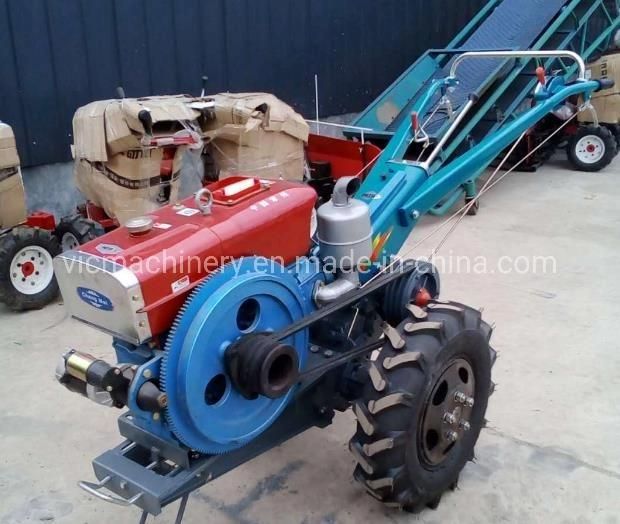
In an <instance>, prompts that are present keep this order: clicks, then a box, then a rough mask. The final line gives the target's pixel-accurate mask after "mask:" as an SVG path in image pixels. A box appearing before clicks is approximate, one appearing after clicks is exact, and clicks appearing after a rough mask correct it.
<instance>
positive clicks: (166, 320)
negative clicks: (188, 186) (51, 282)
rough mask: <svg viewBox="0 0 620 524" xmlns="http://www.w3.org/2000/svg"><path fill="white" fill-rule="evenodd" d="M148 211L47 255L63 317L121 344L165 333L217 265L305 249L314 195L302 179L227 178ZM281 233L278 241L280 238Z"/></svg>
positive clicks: (285, 258) (285, 256) (289, 257)
mask: <svg viewBox="0 0 620 524" xmlns="http://www.w3.org/2000/svg"><path fill="white" fill-rule="evenodd" d="M208 189H209V190H210V191H211V193H212V195H213V197H214V202H213V206H212V208H211V212H210V214H206V215H205V214H203V213H202V212H201V210H200V209H198V207H197V205H196V203H195V201H194V198H193V197H190V198H188V199H186V200H184V201H183V202H181V203H180V204H177V205H169V206H166V207H164V208H161V209H160V210H158V211H156V212H154V213H151V214H150V215H149V218H151V219H152V227H151V228H150V229H148V228H147V231H146V232H139V233H136V232H134V233H133V234H130V232H129V230H128V229H127V227H120V228H118V229H116V230H115V231H112V232H110V233H108V234H106V235H104V236H102V237H99V238H97V239H95V240H93V241H91V242H89V243H87V244H84V245H83V246H81V247H80V250H79V251H69V252H66V253H63V254H62V255H60V256H58V257H57V258H56V259H55V261H54V270H55V272H56V276H57V279H58V284H59V286H60V289H61V292H62V295H63V299H64V302H65V306H66V307H67V308H68V310H69V312H70V313H71V315H72V316H73V317H74V318H76V319H78V320H82V321H84V322H86V323H88V324H90V325H92V326H94V327H96V328H99V329H101V330H102V331H105V332H107V333H110V334H112V335H114V336H116V337H119V338H121V339H123V340H126V341H128V342H131V343H134V344H139V343H142V342H144V341H146V340H148V339H150V338H151V337H153V336H156V335H159V334H162V333H165V332H166V331H168V330H169V329H170V326H171V325H172V322H173V320H174V318H175V316H176V314H177V313H178V311H179V309H180V308H181V306H182V305H183V303H184V301H185V299H186V297H187V295H188V293H189V292H190V291H191V290H192V289H194V288H195V287H196V286H197V285H198V284H200V283H201V282H202V281H203V280H204V279H205V278H206V277H207V276H208V275H209V274H210V273H211V272H212V271H214V270H215V269H217V268H218V267H220V266H221V265H222V264H225V263H227V262H230V261H233V260H236V259H239V258H241V257H243V256H249V255H254V256H258V257H266V258H270V259H275V260H277V261H278V262H279V263H280V264H282V265H288V264H290V263H292V262H294V261H295V259H296V258H297V257H300V256H303V255H305V254H307V253H308V250H309V248H310V244H311V240H310V231H311V221H312V214H313V210H314V204H315V202H316V193H315V191H314V189H312V188H311V187H308V186H306V185H304V184H299V183H294V182H287V181H266V180H258V179H251V178H246V177H231V178H227V179H225V180H222V181H220V182H216V183H215V184H211V185H210V186H208ZM283 239H286V242H283Z"/></svg>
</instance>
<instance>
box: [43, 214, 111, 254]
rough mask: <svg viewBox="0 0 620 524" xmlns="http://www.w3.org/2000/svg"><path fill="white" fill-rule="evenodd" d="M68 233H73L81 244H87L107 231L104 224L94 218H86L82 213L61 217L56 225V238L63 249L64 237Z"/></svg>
mask: <svg viewBox="0 0 620 524" xmlns="http://www.w3.org/2000/svg"><path fill="white" fill-rule="evenodd" d="M66 233H71V234H72V235H73V236H74V237H75V238H76V239H77V241H78V242H79V244H80V245H82V244H86V242H90V241H91V240H94V239H95V238H97V237H100V236H101V235H103V234H104V233H105V230H104V229H103V226H102V225H101V224H99V223H98V222H95V221H94V220H90V219H89V218H85V217H83V216H82V215H73V216H69V217H64V218H63V219H61V221H60V224H58V226H57V227H56V232H55V234H56V238H57V239H58V242H59V243H60V246H61V249H62V237H63V236H64V235H65V234H66Z"/></svg>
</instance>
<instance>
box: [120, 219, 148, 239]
mask: <svg viewBox="0 0 620 524" xmlns="http://www.w3.org/2000/svg"><path fill="white" fill-rule="evenodd" d="M125 227H126V228H127V231H129V234H130V235H131V236H132V237H135V236H140V235H144V234H146V233H148V232H149V231H150V230H151V229H153V219H152V218H151V217H146V216H144V217H136V218H132V219H130V220H128V221H127V222H126V223H125Z"/></svg>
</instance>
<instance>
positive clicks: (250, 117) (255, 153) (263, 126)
mask: <svg viewBox="0 0 620 524" xmlns="http://www.w3.org/2000/svg"><path fill="white" fill-rule="evenodd" d="M210 98H212V99H213V101H214V103H215V106H214V113H215V118H214V119H213V120H210V121H208V122H207V124H206V126H205V128H204V129H203V132H204V135H205V137H206V138H207V139H208V141H209V142H210V144H211V151H212V154H213V158H214V160H215V162H216V163H217V165H218V167H219V168H220V176H221V177H223V178H225V177H227V176H232V175H238V174H242V175H251V176H256V177H261V178H271V179H279V178H284V179H287V180H297V181H302V180H303V173H304V158H305V154H304V143H305V142H307V141H308V136H309V132H310V131H309V126H308V124H307V123H306V121H305V120H304V119H303V117H302V116H301V115H299V114H298V113H296V112H295V111H294V110H293V109H292V108H291V107H290V106H288V105H287V104H285V103H284V102H282V101H281V100H279V99H278V98H276V97H275V96H273V95H270V94H266V93H240V94H232V93H223V94H219V95H215V96H213V97H210Z"/></svg>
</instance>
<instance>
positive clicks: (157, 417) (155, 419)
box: [153, 413, 160, 422]
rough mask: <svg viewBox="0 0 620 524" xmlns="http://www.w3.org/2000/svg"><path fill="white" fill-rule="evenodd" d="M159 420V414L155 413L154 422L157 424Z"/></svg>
mask: <svg viewBox="0 0 620 524" xmlns="http://www.w3.org/2000/svg"><path fill="white" fill-rule="evenodd" d="M159 418H160V415H159V413H153V420H154V421H156V422H157V421H158V420H159Z"/></svg>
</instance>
